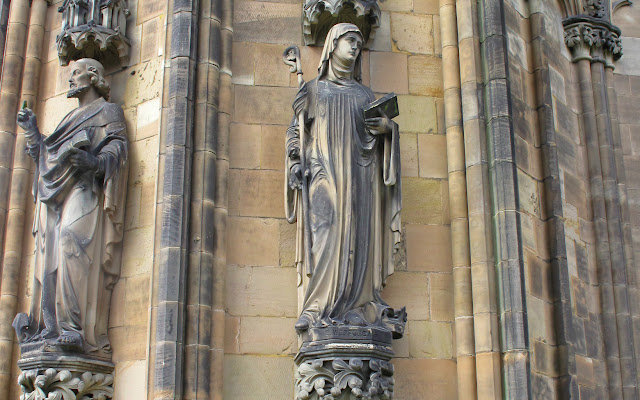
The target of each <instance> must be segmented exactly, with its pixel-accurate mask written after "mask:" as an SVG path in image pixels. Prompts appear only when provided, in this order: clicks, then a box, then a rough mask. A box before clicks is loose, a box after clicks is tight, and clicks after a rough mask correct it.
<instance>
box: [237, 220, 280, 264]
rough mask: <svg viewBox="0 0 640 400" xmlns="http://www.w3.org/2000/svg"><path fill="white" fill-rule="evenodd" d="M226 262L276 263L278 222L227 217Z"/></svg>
mask: <svg viewBox="0 0 640 400" xmlns="http://www.w3.org/2000/svg"><path fill="white" fill-rule="evenodd" d="M228 234H229V240H228V241H227V246H228V249H227V262H228V263H229V264H238V265H270V266H275V265H278V222H277V221H276V220H273V219H260V218H244V217H235V218H234V217H232V218H229V232H228Z"/></svg>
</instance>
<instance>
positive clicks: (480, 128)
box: [456, 0, 502, 399]
mask: <svg viewBox="0 0 640 400" xmlns="http://www.w3.org/2000/svg"><path fill="white" fill-rule="evenodd" d="M456 18H457V36H458V38H457V40H458V51H459V57H460V82H461V85H460V88H461V103H462V125H463V132H464V151H465V170H466V171H465V172H466V192H467V205H468V224H469V250H470V252H469V255H470V262H471V286H472V299H473V330H474V340H473V342H474V343H473V347H474V349H475V353H476V382H477V397H478V399H501V398H502V384H501V382H500V380H501V375H500V371H501V362H500V340H499V329H498V314H497V311H498V306H497V293H496V286H495V282H496V276H495V268H494V266H493V259H494V254H493V241H492V235H491V210H490V208H489V207H490V206H489V204H490V203H489V201H490V200H489V188H490V185H489V172H488V171H489V168H488V162H487V147H486V143H487V141H486V133H485V129H484V126H485V119H484V104H483V102H482V101H481V100H480V99H482V63H481V55H480V28H479V18H478V5H477V2H476V1H472V0H456Z"/></svg>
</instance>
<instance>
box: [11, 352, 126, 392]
mask: <svg viewBox="0 0 640 400" xmlns="http://www.w3.org/2000/svg"><path fill="white" fill-rule="evenodd" d="M18 366H19V367H20V369H21V370H22V373H21V374H20V376H19V377H18V384H20V386H21V388H22V395H21V396H20V400H85V399H101V400H107V399H112V398H113V369H114V364H113V363H111V362H108V361H102V360H98V359H91V358H87V357H82V356H73V355H65V354H50V353H49V354H41V355H33V354H31V355H27V356H26V357H25V356H23V357H22V358H21V359H20V360H19V361H18Z"/></svg>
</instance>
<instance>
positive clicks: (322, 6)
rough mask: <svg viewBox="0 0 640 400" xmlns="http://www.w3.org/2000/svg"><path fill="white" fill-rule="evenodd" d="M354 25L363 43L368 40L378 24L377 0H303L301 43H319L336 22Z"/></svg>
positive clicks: (371, 38)
mask: <svg viewBox="0 0 640 400" xmlns="http://www.w3.org/2000/svg"><path fill="white" fill-rule="evenodd" d="M341 22H349V23H352V24H354V25H356V26H357V27H358V28H359V29H360V32H362V35H363V36H364V42H365V44H366V43H371V41H372V40H373V38H374V35H375V31H376V29H378V27H380V7H379V6H378V2H377V0H305V2H304V15H303V23H302V31H303V34H304V44H305V45H308V46H309V45H312V46H313V45H315V46H322V45H323V44H324V39H325V37H326V36H327V32H329V29H331V27H332V26H333V25H335V24H337V23H341Z"/></svg>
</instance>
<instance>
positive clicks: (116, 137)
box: [13, 59, 128, 372]
mask: <svg viewBox="0 0 640 400" xmlns="http://www.w3.org/2000/svg"><path fill="white" fill-rule="evenodd" d="M69 83H70V89H69V92H68V93H67V97H71V98H77V99H78V101H79V107H78V108H76V109H75V110H73V111H71V112H70V113H69V114H67V115H66V116H65V117H64V118H63V120H62V122H61V123H60V124H59V125H58V127H57V128H56V129H55V131H54V132H53V133H51V134H50V135H48V136H44V135H42V134H41V133H40V131H39V129H38V124H37V120H36V115H35V114H34V113H33V111H31V110H30V109H29V108H26V107H24V108H23V109H22V110H20V112H19V113H18V117H17V123H18V125H19V126H20V127H21V128H22V129H23V130H24V131H25V137H26V142H27V148H26V151H27V153H28V154H29V155H30V156H31V157H32V158H33V160H34V162H35V164H36V172H35V176H34V184H33V196H34V200H35V203H36V207H35V213H34V223H33V235H34V238H35V257H34V267H33V289H32V296H31V307H30V313H29V315H27V314H24V313H20V314H18V315H17V316H16V318H15V319H14V322H13V327H14V329H15V331H16V335H17V337H18V341H19V344H20V350H21V359H20V361H19V363H23V365H25V364H24V363H25V362H28V365H27V367H28V369H34V368H35V369H42V368H43V367H42V364H41V363H37V362H36V363H35V364H34V362H33V361H28V360H34V359H35V360H39V359H40V358H39V357H44V356H47V357H53V358H54V359H57V358H59V357H62V356H65V357H66V356H69V355H73V356H74V357H80V359H82V360H87V362H89V366H92V365H95V360H103V361H110V360H111V346H110V344H109V339H108V336H107V327H108V319H109V307H110V302H111V292H112V289H113V287H114V285H115V284H116V282H117V281H118V278H119V276H120V261H121V255H122V238H123V234H124V232H123V224H124V205H125V196H126V187H127V176H128V173H127V151H128V142H127V137H126V133H125V129H126V125H125V120H124V114H123V111H122V108H121V107H120V106H118V105H116V104H113V103H109V102H108V101H107V99H108V98H109V85H108V83H107V82H106V80H105V79H104V70H103V66H102V65H101V64H100V63H99V62H97V61H96V60H93V59H81V60H78V61H76V62H75V63H74V65H73V66H72V68H71V74H70V78H69ZM43 362H44V361H43ZM81 364H82V363H81ZM56 365H57V364H54V366H56ZM74 365H75V364H74ZM81 367H82V365H81ZM21 368H22V366H21ZM56 368H57V367H56ZM79 368H80V367H79ZM82 368H84V367H82ZM82 368H80V370H82V371H84V372H92V371H94V370H92V369H86V368H85V369H84V370H83V369H82ZM87 368H88V367H87ZM23 370H24V369H23Z"/></svg>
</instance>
